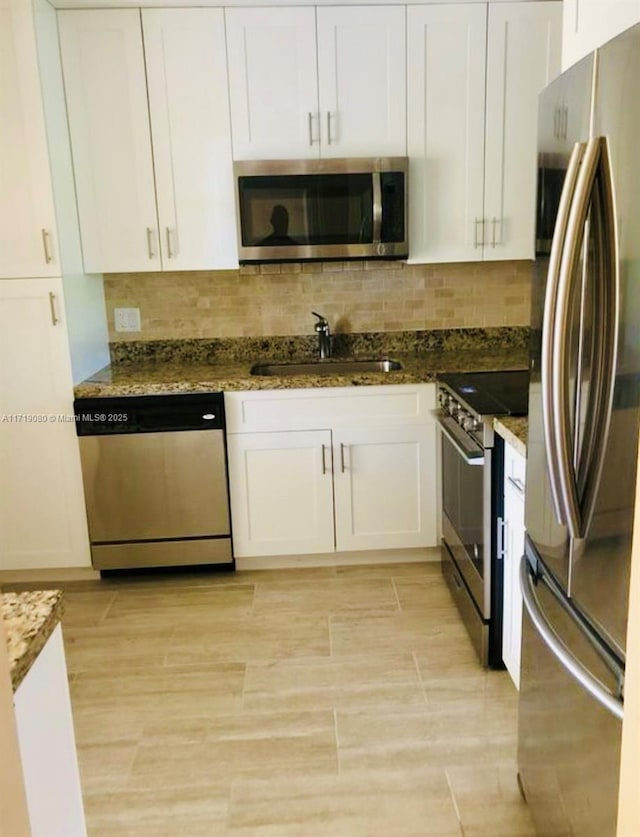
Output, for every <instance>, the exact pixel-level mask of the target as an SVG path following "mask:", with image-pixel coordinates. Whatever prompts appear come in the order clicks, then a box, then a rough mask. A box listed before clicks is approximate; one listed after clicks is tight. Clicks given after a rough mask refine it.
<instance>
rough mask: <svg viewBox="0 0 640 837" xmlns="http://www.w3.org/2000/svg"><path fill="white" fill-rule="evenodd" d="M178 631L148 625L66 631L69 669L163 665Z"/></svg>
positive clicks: (74, 671) (125, 668) (109, 668)
mask: <svg viewBox="0 0 640 837" xmlns="http://www.w3.org/2000/svg"><path fill="white" fill-rule="evenodd" d="M173 631H174V627H173V625H166V624H165V625H160V626H146V627H145V628H144V629H142V628H139V629H138V630H129V629H124V628H122V627H117V626H114V628H113V629H111V628H109V627H106V626H105V625H104V624H101V625H98V626H97V627H94V628H92V627H78V628H72V629H70V630H67V631H66V632H63V637H64V648H65V655H66V659H67V669H68V671H69V672H70V673H72V674H73V673H77V672H81V671H96V670H98V671H105V670H108V671H130V670H131V669H133V668H140V667H145V666H147V665H162V663H163V661H164V656H165V652H166V648H167V644H168V642H169V638H170V636H171V634H172V633H173Z"/></svg>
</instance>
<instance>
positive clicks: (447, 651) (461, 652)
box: [416, 630, 483, 683]
mask: <svg viewBox="0 0 640 837" xmlns="http://www.w3.org/2000/svg"><path fill="white" fill-rule="evenodd" d="M416 662H417V664H418V670H419V671H420V676H421V678H422V680H423V682H425V683H429V682H430V681H432V680H434V679H437V678H447V677H452V678H454V677H477V676H478V675H479V674H482V672H483V668H482V666H481V665H480V661H479V660H478V656H477V654H476V652H475V649H474V647H473V645H472V644H471V640H470V639H469V636H468V634H467V632H466V631H459V630H456V631H451V632H448V631H443V632H442V633H441V634H439V635H438V636H434V637H432V638H431V641H430V642H429V643H428V644H425V645H422V646H421V647H420V648H418V649H416Z"/></svg>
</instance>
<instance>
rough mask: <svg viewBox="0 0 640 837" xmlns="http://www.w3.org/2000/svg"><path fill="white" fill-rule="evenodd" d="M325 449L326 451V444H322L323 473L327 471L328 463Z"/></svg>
mask: <svg viewBox="0 0 640 837" xmlns="http://www.w3.org/2000/svg"><path fill="white" fill-rule="evenodd" d="M325 451H326V446H325V445H323V446H322V474H323V475H324V474H326V473H327V463H326V460H325V458H324V457H325Z"/></svg>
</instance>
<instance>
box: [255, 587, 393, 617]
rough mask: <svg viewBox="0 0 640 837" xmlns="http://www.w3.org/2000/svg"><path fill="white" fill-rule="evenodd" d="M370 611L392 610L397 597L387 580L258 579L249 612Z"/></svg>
mask: <svg viewBox="0 0 640 837" xmlns="http://www.w3.org/2000/svg"><path fill="white" fill-rule="evenodd" d="M363 610H371V611H376V612H378V611H379V612H387V611H389V612H394V611H397V610H398V600H397V598H396V594H395V590H394V588H393V583H392V581H391V579H388V578H373V579H371V578H361V579H350V578H334V579H326V580H325V581H323V582H322V584H318V583H317V582H313V581H280V582H274V581H269V582H266V581H265V582H262V583H258V584H257V585H256V594H255V601H254V606H253V612H254V613H255V614H256V615H260V614H271V613H274V614H277V613H289V612H303V613H318V612H320V613H340V612H343V611H347V612H349V611H363Z"/></svg>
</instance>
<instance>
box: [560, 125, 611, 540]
mask: <svg viewBox="0 0 640 837" xmlns="http://www.w3.org/2000/svg"><path fill="white" fill-rule="evenodd" d="M599 156H600V145H599V140H597V139H591V140H589V142H588V143H587V148H586V151H585V154H584V160H583V163H582V166H581V167H580V172H579V173H578V179H577V182H576V190H575V194H574V198H573V201H572V202H571V209H570V211H569V218H568V221H567V237H566V246H565V247H564V249H563V253H562V260H561V264H560V279H559V283H558V296H557V306H556V316H555V322H554V328H553V343H554V347H553V349H554V351H553V357H552V359H551V364H552V370H553V371H552V408H553V410H552V416H551V418H552V422H553V433H554V436H555V442H556V445H557V463H556V464H557V475H558V483H559V489H560V496H561V510H562V511H563V512H564V519H563V520H562V522H563V523H564V524H565V525H566V526H567V528H568V530H569V534H570V536H571V538H573V539H576V538H581V537H582V529H583V526H582V519H581V508H580V503H579V499H578V484H577V474H576V467H575V463H574V457H573V454H574V451H573V444H572V438H573V429H572V425H571V415H570V410H569V399H570V386H571V381H570V376H569V374H568V371H569V368H568V367H569V358H570V347H569V329H570V320H571V313H572V302H573V300H574V296H575V292H576V287H575V277H576V273H577V267H578V263H579V260H580V254H581V252H582V243H583V240H584V229H585V224H586V221H587V216H588V213H589V207H590V204H591V199H592V195H593V188H594V182H595V177H596V172H597V169H598V161H599Z"/></svg>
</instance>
